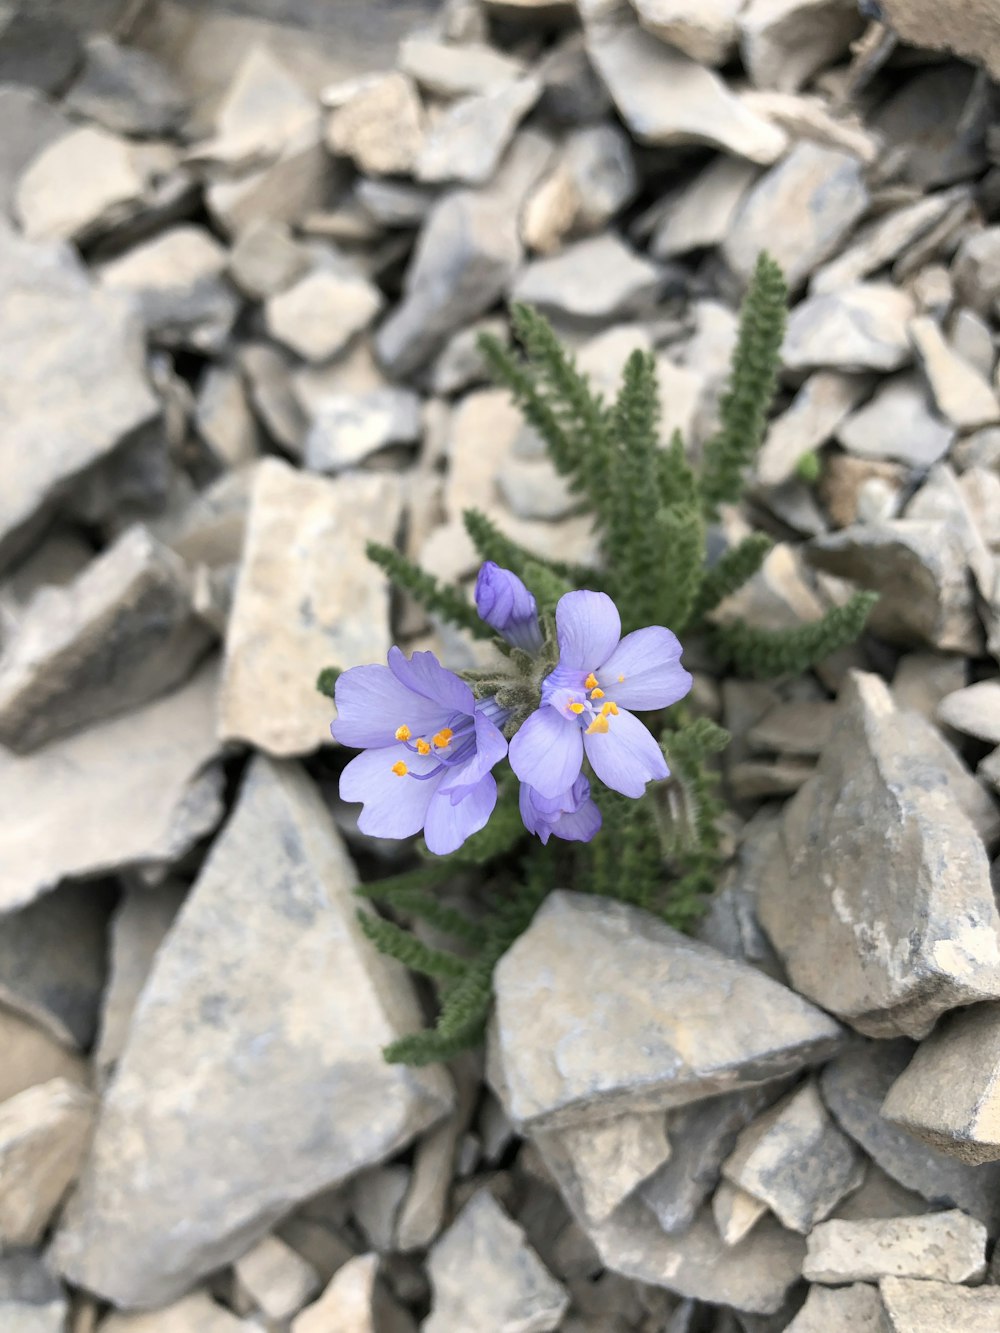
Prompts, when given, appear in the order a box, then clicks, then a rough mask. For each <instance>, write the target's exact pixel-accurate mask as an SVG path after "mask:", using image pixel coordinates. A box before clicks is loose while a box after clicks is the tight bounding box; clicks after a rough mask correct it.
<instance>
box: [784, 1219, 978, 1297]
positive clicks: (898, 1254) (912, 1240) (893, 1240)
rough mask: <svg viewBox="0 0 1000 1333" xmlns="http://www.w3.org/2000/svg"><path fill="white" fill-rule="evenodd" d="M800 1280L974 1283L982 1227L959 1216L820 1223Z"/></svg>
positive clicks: (809, 1245)
mask: <svg viewBox="0 0 1000 1333" xmlns="http://www.w3.org/2000/svg"><path fill="white" fill-rule="evenodd" d="M806 1244H807V1250H806V1258H805V1262H804V1263H803V1265H802V1276H803V1277H804V1278H806V1279H807V1280H808V1281H810V1282H823V1283H826V1284H828V1285H833V1286H837V1285H839V1284H840V1283H843V1282H875V1281H878V1279H879V1278H881V1277H912V1278H930V1279H932V1280H934V1281H939V1282H978V1281H980V1280H981V1279H982V1278H983V1277H984V1276H985V1274H986V1228H985V1227H984V1226H983V1224H982V1222H977V1221H976V1219H975V1218H972V1217H969V1216H968V1215H967V1214H965V1213H962V1212H959V1211H958V1210H957V1209H954V1210H952V1211H951V1212H946V1213H926V1214H925V1215H924V1216H923V1217H878V1218H874V1219H873V1220H872V1221H864V1222H860V1221H859V1222H843V1221H833V1222H821V1223H820V1224H819V1226H817V1227H816V1228H815V1229H814V1230H813V1231H812V1233H811V1234H810V1236H809V1239H808V1241H807V1242H806Z"/></svg>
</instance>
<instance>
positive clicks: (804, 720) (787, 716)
mask: <svg viewBox="0 0 1000 1333" xmlns="http://www.w3.org/2000/svg"><path fill="white" fill-rule="evenodd" d="M835 717H836V705H835V704H833V703H830V702H827V701H826V700H823V699H811V700H808V701H807V700H803V701H802V702H801V703H800V702H797V701H794V700H793V701H792V702H791V703H787V704H775V706H774V707H773V708H771V709H769V710H768V711H767V712H766V713H765V714H764V715H763V716H762V717H761V718H760V720H759V721H758V722H755V723H754V724H753V726H752V727H751V728H750V730H749V731H748V732H747V744H748V745H749V746H750V748H751V749H752V750H756V751H762V750H763V751H774V752H775V753H776V754H793V755H805V756H806V757H807V758H812V757H814V756H816V755H819V754H821V753H822V751H823V749H824V747H825V746H826V744H827V742H828V741H829V739H830V737H831V735H832V734H833V726H834V719H835Z"/></svg>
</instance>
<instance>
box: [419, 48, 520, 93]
mask: <svg viewBox="0 0 1000 1333" xmlns="http://www.w3.org/2000/svg"><path fill="white" fill-rule="evenodd" d="M398 58H399V67H400V69H401V70H402V71H403V73H404V74H408V75H409V76H410V78H411V79H414V80H415V81H416V82H417V83H418V84H420V86H421V87H422V88H426V90H427V91H428V92H430V93H433V94H434V96H435V97H464V96H467V95H468V94H469V93H485V92H490V91H491V90H492V89H495V88H498V87H500V86H501V85H503V84H505V83H511V82H513V81H514V80H515V79H519V78H520V77H521V75H522V74H523V73H524V71H525V66H524V62H523V61H521V60H519V59H518V58H517V57H516V56H513V55H507V54H505V53H504V52H503V51H497V50H495V49H494V48H493V47H492V46H486V45H485V44H483V43H482V42H463V43H462V44H461V45H460V46H458V45H452V44H451V43H450V42H441V41H436V40H435V39H434V38H433V37H424V36H421V35H419V34H418V35H414V36H412V37H406V38H404V40H403V41H402V42H400V44H399V57H398Z"/></svg>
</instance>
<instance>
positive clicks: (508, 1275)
mask: <svg viewBox="0 0 1000 1333" xmlns="http://www.w3.org/2000/svg"><path fill="white" fill-rule="evenodd" d="M427 1268H428V1272H429V1274H430V1279H431V1284H432V1286H433V1289H434V1303H433V1308H432V1312H431V1314H430V1316H429V1317H428V1318H427V1319H425V1320H424V1323H423V1333H451V1331H452V1330H453V1329H458V1328H469V1329H472V1328H482V1329H486V1328H489V1329H496V1331H497V1333H551V1331H552V1330H553V1329H555V1328H557V1327H558V1326H559V1323H560V1321H561V1319H562V1317H563V1315H564V1314H565V1312H566V1308H567V1306H568V1305H569V1296H568V1295H567V1293H566V1292H565V1291H564V1289H563V1288H562V1287H561V1286H560V1284H559V1283H558V1282H557V1281H556V1280H555V1278H553V1277H552V1275H551V1274H550V1273H549V1272H548V1270H547V1269H546V1268H545V1267H544V1265H543V1264H542V1262H541V1260H540V1259H539V1258H538V1256H537V1255H536V1254H535V1251H534V1250H533V1249H532V1248H531V1246H530V1245H529V1244H528V1242H527V1240H526V1238H525V1235H524V1232H523V1231H522V1230H521V1228H520V1227H519V1226H518V1225H517V1223H516V1222H512V1221H511V1219H510V1218H509V1217H508V1216H507V1215H506V1213H505V1212H504V1211H503V1209H502V1208H501V1207H500V1205H499V1204H498V1203H497V1202H496V1200H495V1199H494V1198H493V1196H492V1195H491V1194H490V1193H489V1192H488V1191H487V1190H480V1191H479V1192H478V1193H477V1194H475V1195H474V1196H473V1197H472V1199H470V1200H469V1202H468V1203H467V1204H466V1205H465V1207H464V1208H463V1209H462V1211H461V1212H460V1213H459V1215H458V1216H457V1217H456V1218H455V1221H454V1222H453V1223H452V1224H451V1226H450V1227H449V1228H448V1230H447V1231H446V1232H445V1234H444V1235H443V1236H442V1237H441V1238H440V1240H438V1241H437V1243H436V1244H435V1245H434V1247H433V1248H432V1250H431V1252H430V1255H429V1257H428V1260H427Z"/></svg>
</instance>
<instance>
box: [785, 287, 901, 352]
mask: <svg viewBox="0 0 1000 1333" xmlns="http://www.w3.org/2000/svg"><path fill="white" fill-rule="evenodd" d="M912 314H913V301H912V299H911V297H909V296H908V295H907V294H906V293H905V292H901V291H897V290H896V288H894V287H888V286H886V285H884V284H881V283H860V282H859V283H857V284H855V286H853V287H845V288H844V289H843V290H842V291H839V292H833V293H830V294H828V295H821V296H810V297H808V298H807V299H806V300H805V301H802V302H800V303H799V305H797V306H796V307H795V309H794V310H793V311H792V313H791V315H790V317H789V320H788V333H787V336H786V338H785V345H784V348H783V356H784V361H785V365H786V366H787V367H788V368H789V369H790V370H812V369H814V368H815V367H820V366H825V367H828V368H830V369H835V370H855V371H864V370H881V371H888V370H898V369H899V368H900V367H901V366H904V365H906V364H907V362H908V361H909V360H910V359H911V355H912V354H911V349H910V341H909V333H908V320H909V319H910V317H911V315H912Z"/></svg>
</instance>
